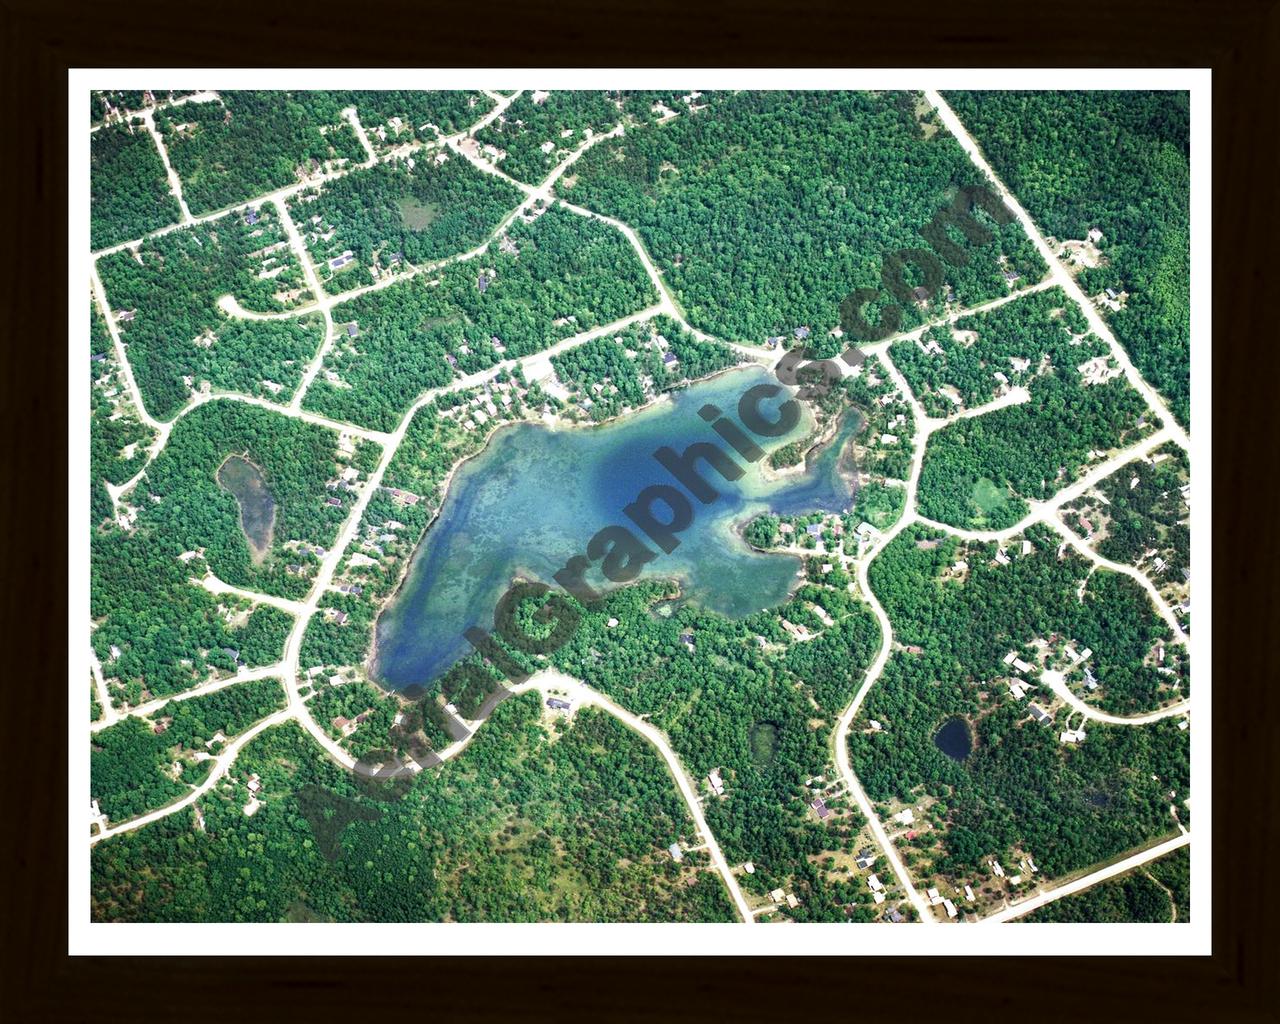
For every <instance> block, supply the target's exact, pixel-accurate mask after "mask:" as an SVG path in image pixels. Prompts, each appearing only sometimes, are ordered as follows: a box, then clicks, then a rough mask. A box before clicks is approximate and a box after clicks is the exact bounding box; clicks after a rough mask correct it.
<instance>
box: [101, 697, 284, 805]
mask: <svg viewBox="0 0 1280 1024" xmlns="http://www.w3.org/2000/svg"><path fill="white" fill-rule="evenodd" d="M284 705H285V696H284V688H283V687H282V686H281V685H280V681H279V680H278V679H258V680H253V681H250V682H246V683H237V684H236V685H235V686H230V687H227V688H226V689H224V690H218V691H216V692H214V693H210V694H207V695H205V696H203V697H192V698H191V699H189V700H171V701H169V703H167V704H165V705H164V707H162V708H161V709H160V710H159V711H156V712H154V713H153V714H151V715H150V716H149V718H150V721H146V720H143V719H141V718H125V719H122V720H121V721H119V722H117V723H116V724H115V725H111V726H108V727H107V728H105V729H103V730H101V731H100V732H97V733H95V734H94V736H93V738H92V740H91V744H90V753H89V771H90V795H91V796H92V797H93V798H94V799H95V800H97V801H98V806H99V808H101V810H102V812H103V813H104V814H105V815H106V816H107V819H108V821H110V822H112V823H114V822H117V821H123V820H125V819H127V818H133V817H136V816H138V815H139V814H143V813H145V812H146V811H151V810H155V809H156V808H157V807H162V806H164V805H165V804H167V803H169V802H171V801H173V800H175V799H177V798H178V797H180V796H182V795H183V794H184V793H186V792H187V789H186V785H184V783H185V784H192V785H194V784H196V783H198V782H199V781H201V780H202V779H203V778H204V777H205V775H206V774H207V771H208V764H207V761H197V760H195V759H194V758H193V757H192V756H191V755H192V754H202V755H216V754H217V753H218V752H219V751H220V750H221V749H222V747H223V745H224V744H225V741H226V740H229V739H234V738H235V737H236V736H237V735H239V734H240V733H242V732H244V730H245V729H247V728H249V726H251V725H253V724H254V723H255V722H257V721H260V720H261V719H263V718H265V717H266V716H267V715H269V714H271V713H272V712H273V711H278V710H280V709H281V708H283V707H284ZM218 733H221V734H222V737H223V738H222V739H221V740H215V739H214V737H215V736H216V735H217V734H218ZM174 764H176V765H179V766H180V771H179V772H178V773H177V779H176V780H175V778H174V777H173V775H172V771H171V766H172V765H174Z"/></svg>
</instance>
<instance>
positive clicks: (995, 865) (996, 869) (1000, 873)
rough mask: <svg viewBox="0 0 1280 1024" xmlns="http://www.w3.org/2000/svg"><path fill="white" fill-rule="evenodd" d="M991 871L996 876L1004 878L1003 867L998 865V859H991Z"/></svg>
mask: <svg viewBox="0 0 1280 1024" xmlns="http://www.w3.org/2000/svg"><path fill="white" fill-rule="evenodd" d="M991 871H992V873H993V874H995V876H996V878H1004V868H1002V867H1001V866H1000V862H999V861H998V860H993V861H991Z"/></svg>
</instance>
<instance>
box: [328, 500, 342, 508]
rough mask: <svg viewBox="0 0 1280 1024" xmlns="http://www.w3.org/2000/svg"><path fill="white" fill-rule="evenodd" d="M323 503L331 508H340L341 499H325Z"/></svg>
mask: <svg viewBox="0 0 1280 1024" xmlns="http://www.w3.org/2000/svg"><path fill="white" fill-rule="evenodd" d="M324 503H325V504H326V505H328V506H330V507H331V508H342V499H341V498H325V500H324Z"/></svg>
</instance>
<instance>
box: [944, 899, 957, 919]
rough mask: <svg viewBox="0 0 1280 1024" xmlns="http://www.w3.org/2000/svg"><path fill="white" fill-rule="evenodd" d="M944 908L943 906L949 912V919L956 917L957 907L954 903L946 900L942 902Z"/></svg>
mask: <svg viewBox="0 0 1280 1024" xmlns="http://www.w3.org/2000/svg"><path fill="white" fill-rule="evenodd" d="M942 906H943V909H944V910H946V912H947V917H955V916H956V905H955V904H954V903H952V902H951V901H950V900H947V899H944V900H943V901H942Z"/></svg>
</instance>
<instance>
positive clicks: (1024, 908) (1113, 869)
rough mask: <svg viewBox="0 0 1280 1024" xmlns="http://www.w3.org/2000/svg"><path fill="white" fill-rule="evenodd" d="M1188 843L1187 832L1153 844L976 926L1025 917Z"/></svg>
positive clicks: (1023, 902)
mask: <svg viewBox="0 0 1280 1024" xmlns="http://www.w3.org/2000/svg"><path fill="white" fill-rule="evenodd" d="M1190 843H1191V833H1190V832H1185V833H1183V834H1181V835H1177V836H1174V838H1172V839H1169V840H1166V841H1165V842H1163V843H1157V844H1156V845H1155V846H1152V847H1149V848H1148V849H1146V850H1143V851H1142V852H1141V853H1135V854H1133V855H1132V856H1130V857H1126V858H1125V859H1124V860H1121V861H1117V862H1116V863H1115V864H1112V865H1111V866H1110V867H1105V868H1102V869H1101V870H1100V871H1094V872H1092V873H1090V874H1087V875H1084V876H1083V877H1081V878H1077V879H1076V880H1075V881H1073V882H1067V883H1066V884H1065V885H1059V886H1056V887H1055V888H1052V889H1046V890H1044V891H1043V892H1039V893H1036V895H1034V896H1032V897H1030V898H1028V899H1025V900H1020V901H1019V902H1017V903H1014V904H1012V905H1010V906H1008V907H1005V908H1004V910H998V911H996V912H995V913H994V914H988V915H987V916H986V917H984V918H983V919H982V920H981V921H979V922H978V923H979V924H1002V923H1003V922H1005V921H1012V920H1013V919H1014V918H1015V917H1022V916H1023V915H1024V914H1029V913H1031V912H1032V911H1033V910H1039V909H1040V908H1041V907H1043V906H1044V905H1045V904H1046V903H1052V902H1053V901H1054V900H1058V899H1061V898H1062V897H1063V896H1071V895H1072V894H1074V893H1077V892H1084V890H1085V889H1088V888H1091V887H1092V886H1095V885H1097V884H1098V883H1099V882H1105V881H1106V880H1107V879H1108V878H1114V877H1115V876H1116V875H1122V874H1124V873H1125V872H1126V871H1132V870H1133V869H1134V868H1136V867H1138V866H1139V865H1142V864H1146V863H1147V862H1148V861H1152V860H1155V859H1157V858H1158V857H1163V856H1165V854H1168V853H1172V852H1173V851H1174V850H1179V849H1181V848H1182V847H1184V846H1189V845H1190Z"/></svg>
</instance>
